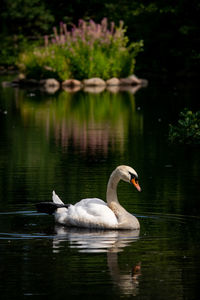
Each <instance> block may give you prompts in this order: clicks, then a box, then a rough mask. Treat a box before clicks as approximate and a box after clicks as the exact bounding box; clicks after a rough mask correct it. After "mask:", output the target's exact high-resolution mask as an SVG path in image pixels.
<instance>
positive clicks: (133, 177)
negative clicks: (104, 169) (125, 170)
mask: <svg viewBox="0 0 200 300" xmlns="http://www.w3.org/2000/svg"><path fill="white" fill-rule="evenodd" d="M129 174H130V175H131V179H130V181H131V180H133V179H135V181H136V182H138V177H136V176H135V174H133V173H131V172H129Z"/></svg>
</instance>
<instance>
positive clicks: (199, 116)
mask: <svg viewBox="0 0 200 300" xmlns="http://www.w3.org/2000/svg"><path fill="white" fill-rule="evenodd" d="M169 141H170V142H171V143H181V144H200V111H197V112H196V113H193V112H192V111H190V110H187V109H185V110H184V111H182V112H181V113H180V119H179V120H178V124H177V125H176V126H173V125H171V124H170V128H169Z"/></svg>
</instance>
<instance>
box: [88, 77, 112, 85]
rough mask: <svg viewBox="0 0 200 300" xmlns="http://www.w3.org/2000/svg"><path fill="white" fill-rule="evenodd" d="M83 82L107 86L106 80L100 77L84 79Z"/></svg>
mask: <svg viewBox="0 0 200 300" xmlns="http://www.w3.org/2000/svg"><path fill="white" fill-rule="evenodd" d="M83 84H84V85H85V86H105V85H106V83H105V81H104V80H103V79H101V78H98V77H94V78H90V79H84V80H83Z"/></svg>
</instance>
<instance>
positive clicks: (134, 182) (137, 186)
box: [131, 178, 142, 192]
mask: <svg viewBox="0 0 200 300" xmlns="http://www.w3.org/2000/svg"><path fill="white" fill-rule="evenodd" d="M131 183H132V184H133V185H134V186H135V187H136V189H137V190H138V192H141V190H142V189H141V187H140V185H139V183H138V181H136V180H135V178H133V179H131Z"/></svg>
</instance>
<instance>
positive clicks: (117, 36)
mask: <svg viewBox="0 0 200 300" xmlns="http://www.w3.org/2000/svg"><path fill="white" fill-rule="evenodd" d="M125 32H126V30H125V29H124V28H123V22H122V21H120V24H119V27H116V26H115V23H114V22H111V23H110V26H109V25H108V21H107V19H106V18H104V19H103V20H102V21H101V23H100V24H96V23H95V22H94V21H93V20H90V21H89V22H85V21H84V20H79V23H78V26H75V25H72V26H71V28H70V30H69V29H68V28H67V25H66V24H64V23H62V22H61V23H60V27H59V30H58V29H57V28H56V27H54V28H53V35H51V36H45V37H44V47H41V48H36V49H34V51H33V52H32V54H30V53H27V52H25V53H24V54H23V55H24V56H23V55H22V58H21V60H20V61H21V63H22V69H23V68H24V71H25V73H26V74H28V76H31V74H30V73H31V72H30V65H31V66H32V67H31V69H32V71H33V69H34V68H33V65H34V66H35V68H36V69H37V72H36V74H38V73H39V77H46V75H47V73H48V72H46V71H47V70H49V71H52V72H53V73H55V74H56V75H55V74H54V77H57V78H58V79H60V80H63V79H67V78H69V77H73V78H77V79H83V78H91V77H101V78H103V79H108V78H111V77H123V76H128V75H130V74H132V73H133V69H134V66H135V57H136V55H137V53H138V52H139V51H141V49H142V46H143V43H142V41H140V42H137V43H132V44H130V45H129V46H128V38H127V36H125ZM27 56H28V57H27ZM30 56H31V57H30ZM39 69H40V72H39ZM45 70H46V71H45ZM27 71H28V72H27ZM32 76H33V75H32Z"/></svg>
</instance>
